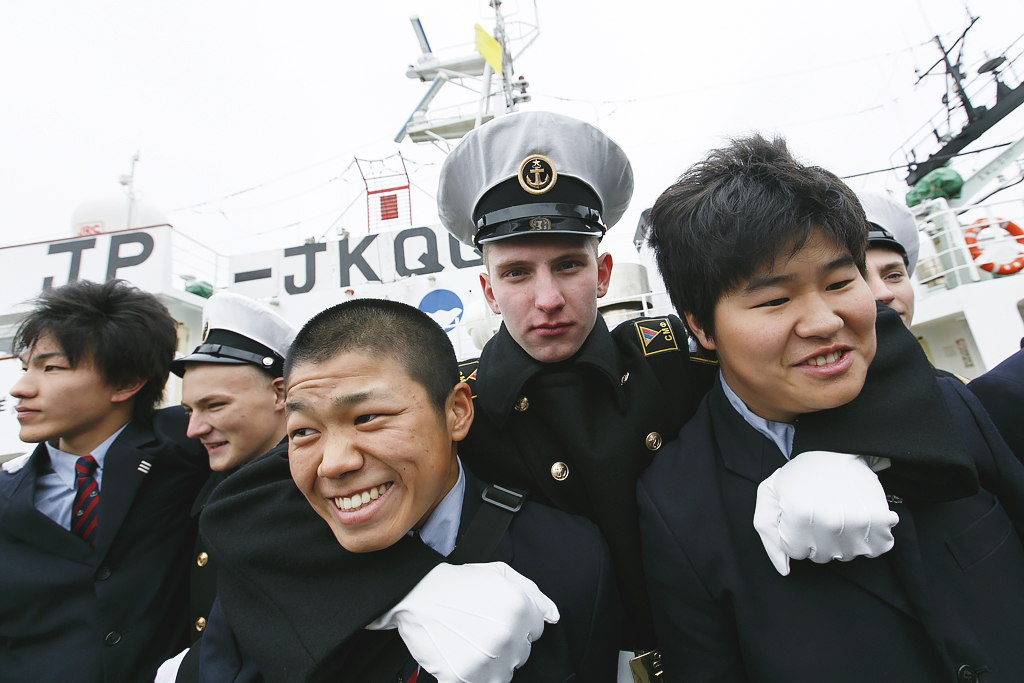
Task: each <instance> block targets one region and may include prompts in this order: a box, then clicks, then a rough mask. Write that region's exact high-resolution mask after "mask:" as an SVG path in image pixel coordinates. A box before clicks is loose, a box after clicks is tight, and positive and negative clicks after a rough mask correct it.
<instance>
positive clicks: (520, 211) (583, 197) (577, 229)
mask: <svg viewBox="0 0 1024 683" xmlns="http://www.w3.org/2000/svg"><path fill="white" fill-rule="evenodd" d="M473 218H474V220H475V222H476V236H475V238H474V241H475V243H476V244H477V245H478V246H479V245H481V244H487V243H488V242H496V241H498V240H503V239H508V238H509V237H517V236H520V235H527V234H556V235H559V234H560V235H566V234H568V235H587V236H595V237H598V238H601V237H603V236H604V233H605V231H606V228H605V226H604V223H603V222H602V220H601V201H600V200H599V199H598V197H597V195H596V194H595V193H594V191H593V190H592V189H591V188H590V187H589V186H588V185H587V184H586V183H583V182H581V181H579V180H577V179H576V178H573V177H569V176H563V177H562V178H559V182H558V184H557V186H556V187H554V188H552V190H551V191H550V192H547V193H545V194H542V195H538V194H532V193H527V192H524V191H523V189H522V187H520V183H519V181H518V179H516V178H511V179H509V180H506V181H504V182H502V183H499V184H498V185H497V186H496V187H494V188H491V190H490V191H489V192H487V193H486V194H485V195H484V196H483V197H482V198H481V199H480V201H479V202H477V206H476V209H475V211H474V215H473Z"/></svg>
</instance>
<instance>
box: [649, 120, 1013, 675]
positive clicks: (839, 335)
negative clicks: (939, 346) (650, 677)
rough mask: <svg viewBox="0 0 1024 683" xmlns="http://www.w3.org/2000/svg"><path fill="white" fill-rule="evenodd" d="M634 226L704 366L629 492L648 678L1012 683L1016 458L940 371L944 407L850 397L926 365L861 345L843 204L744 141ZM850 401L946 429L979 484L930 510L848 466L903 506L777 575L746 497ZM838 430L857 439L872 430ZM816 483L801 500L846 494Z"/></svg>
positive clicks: (849, 196) (858, 281) (852, 209)
mask: <svg viewBox="0 0 1024 683" xmlns="http://www.w3.org/2000/svg"><path fill="white" fill-rule="evenodd" d="M651 216H652V225H653V233H652V236H651V242H652V245H653V246H654V249H655V253H656V256H657V258H658V262H659V265H660V267H661V271H662V273H664V274H665V281H666V286H667V288H668V291H669V294H670V296H671V297H672V300H673V303H674V304H675V306H676V308H677V309H678V310H679V311H680V312H681V313H683V314H684V316H685V319H686V323H687V325H688V327H689V328H690V330H691V331H692V332H693V334H694V335H695V336H696V338H697V339H698V340H699V342H700V344H701V345H702V346H703V347H704V348H705V349H707V350H710V351H714V352H715V353H717V356H718V360H719V363H720V368H721V371H720V374H719V377H718V379H717V381H716V383H715V386H714V388H713V389H712V391H711V392H710V393H709V394H708V396H707V397H705V399H704V400H703V402H702V403H701V406H700V408H699V409H698V410H697V413H696V415H694V417H693V419H691V420H690V422H689V423H687V425H686V426H685V427H684V428H683V430H682V431H681V432H680V434H679V438H678V439H677V440H675V441H674V442H672V443H670V444H668V445H666V446H665V447H664V448H663V449H662V451H661V452H660V453H658V455H657V456H655V458H654V462H653V464H652V465H651V467H650V468H649V469H648V470H647V472H645V473H644V475H643V476H642V477H641V478H640V480H639V482H638V484H637V497H638V503H639V506H640V516H641V525H640V527H641V537H642V547H643V558H644V568H645V572H646V574H647V577H648V587H649V590H650V594H651V604H652V605H653V606H654V623H655V630H656V633H657V636H658V644H659V648H660V649H661V652H662V656H663V660H664V671H665V680H666V681H687V682H688V683H700V682H701V681H766V682H767V681H779V682H782V681H786V682H789V681H816V680H827V681H850V682H851V683H852V682H854V681H858V682H859V681H865V680H886V681H909V682H914V681H920V682H921V683H925V682H926V681H954V680H955V681H960V682H963V683H967V682H971V683H973V682H974V681H1019V680H1021V679H1022V677H1024V650H1022V649H1021V648H1020V633H1021V632H1022V630H1024V611H1022V610H1021V605H1022V604H1024V546H1022V541H1021V535H1022V534H1024V467H1022V466H1021V464H1020V463H1019V462H1018V461H1016V460H1015V459H1014V458H1013V456H1012V454H1011V453H1010V452H1009V450H1008V449H1007V447H1006V445H1005V443H1003V441H1002V440H1001V439H1000V438H999V436H998V434H997V433H996V431H995V429H994V428H993V427H992V425H991V423H990V422H989V421H988V420H987V419H986V418H985V416H984V410H983V409H982V408H981V406H980V405H979V404H978V403H977V401H976V400H975V399H974V397H973V396H971V394H970V393H969V392H968V391H967V390H966V388H965V387H964V386H963V385H962V384H961V383H960V382H957V381H956V380H951V379H948V378H939V379H937V382H936V386H935V387H934V391H939V392H941V394H940V395H941V396H942V397H943V398H944V400H945V405H946V406H947V410H946V411H943V412H942V414H934V413H932V414H920V413H919V412H917V411H916V410H915V407H917V405H918V404H916V403H915V400H916V399H917V397H916V396H897V395H886V396H877V395H870V392H868V391H862V388H863V387H864V386H865V379H866V378H867V377H868V376H869V375H870V374H872V373H886V372H891V371H892V369H893V368H895V367H898V366H901V365H902V366H907V365H911V366H917V367H921V368H924V369H927V367H928V365H927V360H926V358H925V356H924V353H923V352H922V351H921V350H920V349H915V350H914V351H915V352H914V353H907V352H902V353H899V354H892V353H889V352H885V351H882V350H881V347H880V346H879V347H877V349H878V352H877V353H876V341H875V315H876V304H875V302H874V300H873V297H872V293H871V290H870V288H869V287H868V285H867V283H866V282H865V279H864V273H865V248H866V247H867V244H868V230H867V225H866V222H865V217H864V211H863V209H862V208H861V206H860V204H859V203H858V201H857V199H856V197H855V196H854V194H853V193H852V191H851V190H850V189H849V188H848V187H846V185H844V184H843V183H842V181H840V180H839V178H837V177H836V176H835V175H833V174H832V173H829V172H828V171H826V170H824V169H821V168H818V167H814V166H806V165H803V164H801V163H799V162H798V161H796V160H794V159H793V158H792V157H791V156H790V154H789V152H788V150H787V148H786V145H785V142H784V141H782V140H781V139H776V140H774V141H769V140H766V139H764V138H762V137H760V136H752V137H749V138H745V139H740V140H736V141H734V142H733V143H732V144H731V145H730V146H728V147H726V148H724V149H721V150H716V151H713V152H711V153H710V154H709V155H708V156H707V157H706V158H705V159H704V161H702V162H700V163H698V164H697V165H696V166H694V167H692V168H691V169H689V170H688V171H687V172H686V173H684V174H683V176H682V177H681V178H680V179H679V181H678V182H676V184H674V185H673V186H672V187H670V188H669V189H668V190H666V191H665V193H664V194H663V195H662V196H661V198H660V199H659V200H658V202H657V203H656V204H655V207H654V209H653V211H652V214H651ZM879 311H881V309H879ZM895 324H897V325H902V323H901V322H899V320H898V319H896V322H895ZM869 386H870V385H869ZM865 394H869V395H867V396H866V395H865ZM860 400H871V401H883V402H885V403H884V405H887V406H890V407H891V409H892V410H893V411H894V413H898V414H900V415H901V416H903V419H904V424H905V429H906V431H907V433H908V435H911V436H912V435H914V434H919V433H928V432H929V431H934V430H935V429H940V428H942V425H943V423H948V424H950V425H952V426H953V428H954V430H955V434H954V436H953V438H954V439H957V440H962V442H963V443H965V444H966V445H967V450H968V453H969V454H970V456H971V457H972V459H973V461H974V464H975V466H976V467H977V471H978V475H979V480H980V484H981V487H980V488H979V489H977V490H976V492H975V493H974V494H973V495H967V496H965V497H961V498H959V499H957V500H954V501H945V502H944V501H941V500H936V498H938V496H936V495H935V494H934V492H932V491H929V489H928V487H927V486H922V487H920V488H918V489H917V490H915V491H914V492H912V493H904V494H902V496H895V495H893V494H892V489H891V488H890V487H891V486H892V485H893V484H894V482H898V478H899V476H900V472H899V465H898V463H893V465H892V467H889V468H885V469H882V468H879V466H878V465H879V463H877V462H871V459H867V458H858V457H857V456H852V455H851V456H848V458H849V459H850V461H851V468H850V470H849V481H847V482H845V483H846V485H847V486H849V485H850V484H853V483H856V482H862V485H859V484H858V485H855V486H854V488H856V489H857V490H858V492H859V493H860V495H865V496H870V497H872V498H874V499H876V500H881V501H886V500H887V501H888V503H889V506H890V508H891V510H892V514H893V520H892V521H896V516H897V515H898V522H899V523H898V524H896V526H895V527H894V528H893V531H892V533H893V536H894V541H895V544H894V546H893V548H892V549H891V550H890V551H889V552H887V553H885V554H883V555H881V556H880V557H865V556H861V557H856V558H853V559H852V560H851V558H849V557H847V558H842V559H845V560H849V561H848V562H832V563H829V564H817V563H816V562H806V561H801V562H793V563H792V565H791V567H790V573H789V575H788V576H781V575H780V574H779V572H777V571H776V570H775V568H773V566H772V563H771V562H769V561H768V558H766V557H765V555H764V550H763V548H762V539H763V538H764V537H765V535H766V534H770V533H771V532H772V527H773V525H774V520H770V519H769V520H766V519H764V518H761V517H760V516H759V513H756V512H755V503H758V502H759V500H760V498H761V497H763V496H764V495H765V493H766V490H767V489H770V488H772V487H773V486H774V487H776V488H778V486H779V482H777V481H773V480H774V479H775V478H776V477H777V475H778V474H779V473H780V472H782V468H783V467H784V466H786V467H789V468H790V469H792V468H796V470H797V471H798V472H799V471H800V470H801V469H802V470H804V471H805V472H804V476H805V478H806V480H808V481H812V482H813V481H815V480H816V477H817V473H816V472H815V466H814V461H813V460H811V461H806V460H805V456H804V455H801V456H800V457H794V458H793V460H792V462H790V463H789V465H787V461H789V459H790V456H791V455H792V454H793V453H794V449H793V438H794V431H795V428H794V423H796V422H797V421H798V420H800V419H801V418H802V417H804V416H807V415H811V414H816V413H820V412H822V411H828V410H832V409H834V408H837V407H839V406H842V405H846V404H849V403H851V402H853V401H860ZM849 428H850V429H852V430H858V431H859V432H860V433H861V435H862V436H861V438H860V440H861V442H863V443H865V444H870V443H871V441H872V439H873V438H874V437H873V435H872V425H871V424H855V425H849ZM796 433H797V434H799V431H798V430H796ZM851 443H854V445H855V446H856V442H851ZM883 464H884V463H883ZM872 465H874V466H875V469H879V473H878V476H877V478H876V475H875V473H874V472H872V468H871V466H872ZM817 481H818V485H817V487H816V488H815V487H812V488H811V489H809V490H805V492H804V494H803V495H805V496H806V505H807V507H808V508H810V509H815V508H817V507H820V501H822V500H826V499H835V498H837V497H838V498H841V497H842V496H843V495H844V491H843V487H842V486H838V485H836V483H835V482H834V481H830V480H827V479H821V478H817ZM783 493H784V491H783ZM694 520H699V523H694ZM751 520H753V524H751ZM759 534H760V535H761V538H759V537H758V535H759ZM811 559H814V558H813V557H812V558H811ZM818 559H819V560H820V559H822V558H818Z"/></svg>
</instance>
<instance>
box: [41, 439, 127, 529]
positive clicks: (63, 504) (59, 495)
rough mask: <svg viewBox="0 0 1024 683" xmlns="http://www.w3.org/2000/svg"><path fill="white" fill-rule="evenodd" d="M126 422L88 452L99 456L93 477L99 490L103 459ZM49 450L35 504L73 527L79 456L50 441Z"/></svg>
mask: <svg viewBox="0 0 1024 683" xmlns="http://www.w3.org/2000/svg"><path fill="white" fill-rule="evenodd" d="M127 426H128V423H127V422H126V423H125V424H124V426H123V427H121V428H120V429H118V430H117V431H116V432H114V433H113V434H111V435H110V438H109V439H107V440H106V441H104V442H103V443H101V444H100V445H99V446H97V447H96V448H94V449H93V450H92V452H91V453H90V454H89V455H91V456H92V457H93V458H95V459H96V464H97V465H99V466H98V467H97V468H96V471H95V472H94V473H93V475H92V477H93V479H95V480H96V487H97V488H98V489H100V490H102V485H103V460H104V459H105V458H106V457H107V450H109V449H110V444H112V443H114V439H116V438H117V437H119V436H121V432H123V431H124V428H125V427H127ZM46 450H47V452H49V454H50V467H49V470H50V471H49V472H47V473H45V474H42V475H40V476H39V478H38V479H36V488H35V493H34V499H33V500H34V504H35V508H36V510H39V511H40V512H42V513H43V514H44V515H46V516H47V517H49V518H50V519H52V520H53V521H55V522H56V523H57V524H60V525H61V526H62V527H64V528H65V529H68V530H70V529H71V506H72V505H74V503H75V463H76V462H78V456H77V455H71V454H70V453H65V452H64V451H61V450H57V449H56V448H55V447H53V446H51V445H50V444H49V443H47V444H46Z"/></svg>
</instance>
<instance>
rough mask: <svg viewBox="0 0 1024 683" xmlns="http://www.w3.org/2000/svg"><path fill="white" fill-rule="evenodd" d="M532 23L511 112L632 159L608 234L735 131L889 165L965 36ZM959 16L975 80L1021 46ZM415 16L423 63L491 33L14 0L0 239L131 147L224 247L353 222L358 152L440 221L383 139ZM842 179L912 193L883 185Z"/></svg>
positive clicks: (428, 161) (691, 24)
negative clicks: (521, 85)
mask: <svg viewBox="0 0 1024 683" xmlns="http://www.w3.org/2000/svg"><path fill="white" fill-rule="evenodd" d="M503 9H504V10H505V11H506V14H507V17H508V19H509V20H510V21H513V20H515V19H516V18H518V17H522V18H524V19H527V20H532V19H533V4H532V2H527V1H524V0H513V1H509V2H506V3H505V5H504V6H503ZM537 9H538V13H539V20H540V27H541V34H540V37H539V39H538V40H537V41H536V42H535V43H534V45H533V46H532V47H530V48H529V50H527V51H526V53H525V54H524V55H523V56H522V58H521V59H519V60H518V61H517V62H516V63H515V68H516V73H517V74H521V75H524V76H525V77H526V78H527V79H528V80H529V81H530V83H531V87H530V89H529V92H530V93H531V94H532V95H533V96H534V99H533V102H531V103H529V104H527V105H524V108H530V109H547V110H554V111H559V112H562V113H565V114H568V115H571V116H575V117H578V118H582V119H585V120H588V121H591V122H593V123H596V124H598V125H599V126H601V127H602V128H603V129H604V130H605V131H607V132H608V133H609V134H610V135H611V136H612V137H613V138H614V139H616V140H617V141H618V142H619V144H621V145H622V147H623V148H624V149H625V150H626V152H627V154H628V155H629V156H630V158H631V160H632V163H633V168H634V173H635V176H636V191H635V193H634V202H633V206H632V208H631V210H630V212H629V213H627V214H626V217H625V218H624V219H623V221H622V223H621V226H622V227H620V228H619V229H617V230H616V231H615V232H614V233H613V234H614V235H617V236H618V237H619V238H621V239H625V238H628V237H630V236H632V232H633V229H634V228H635V225H636V221H637V217H638V215H639V212H640V210H642V209H643V208H645V207H646V206H649V205H650V204H651V203H652V202H653V201H654V199H655V198H656V197H657V195H658V194H659V192H660V191H661V190H662V189H664V188H665V186H667V185H668V184H669V183H670V182H671V181H672V180H673V179H674V178H675V177H676V176H677V175H678V174H679V173H680V172H681V171H682V170H683V169H684V168H685V167H686V166H688V165H689V164H691V163H693V162H694V161H696V160H697V159H699V158H700V156H701V155H702V154H703V152H705V151H706V150H707V149H709V148H711V147H713V146H716V145H719V144H721V143H722V141H723V140H724V139H726V138H727V137H729V136H731V135H736V134H740V133H743V132H746V131H750V130H761V131H765V132H769V133H781V134H783V135H785V136H786V137H787V138H788V139H789V141H790V145H791V147H792V149H793V150H794V151H795V152H796V153H797V154H798V155H799V156H801V157H802V158H804V159H805V160H808V161H812V162H814V163H818V164H821V165H825V166H827V167H829V168H831V169H832V170H834V171H835V172H837V173H838V174H840V175H848V174H853V173H860V172H864V171H871V170H875V169H881V168H885V167H887V166H890V165H892V162H893V161H894V159H893V158H892V156H891V155H892V153H893V152H894V151H895V150H896V149H897V147H898V146H899V145H900V144H901V143H902V142H903V141H904V140H906V139H907V138H908V137H910V136H911V134H913V133H914V132H915V130H917V129H918V127H919V126H920V125H922V124H923V123H924V121H925V120H926V119H927V117H929V116H931V115H932V114H934V113H936V112H937V111H938V110H939V108H940V107H941V103H940V101H939V98H940V97H941V95H942V93H943V92H944V88H945V86H944V82H943V79H942V78H941V77H935V78H929V79H927V80H926V81H925V82H924V83H922V84H920V85H917V86H915V80H916V76H915V74H914V69H915V68H918V69H922V70H923V69H926V68H927V67H929V66H931V65H932V64H933V63H934V62H935V61H936V59H937V58H938V57H939V53H938V51H937V49H936V48H935V46H934V44H930V43H929V41H930V40H931V38H932V36H934V35H935V34H939V35H941V36H943V38H944V39H945V40H947V42H951V41H952V40H953V39H955V37H956V36H958V35H959V34H960V32H961V31H962V30H963V28H964V27H965V26H966V25H967V22H968V19H967V13H966V9H965V6H964V4H963V2H961V1H958V0H929V1H928V2H925V1H924V0H920V1H918V0H895V1H894V0H861V1H860V2H843V3H838V2H822V1H821V0H815V1H813V2H812V1H800V0H785V1H778V2H763V1H761V2H750V1H746V0H743V1H739V2H716V3H709V2H686V1H682V2H680V1H676V2H668V1H661V2H656V1H653V0H628V1H619V2H605V1H594V2H582V1H571V0H538V8H537ZM970 9H971V11H972V12H973V13H974V14H976V15H980V16H981V20H980V21H979V22H978V24H977V25H976V26H975V28H974V29H973V30H972V31H971V33H970V34H969V36H968V43H967V53H966V65H967V66H968V67H972V66H973V68H975V69H976V67H977V65H978V64H980V62H981V61H983V59H984V56H985V54H984V53H985V51H986V50H987V51H988V53H989V55H992V56H994V55H996V54H999V53H1000V52H1001V51H1002V50H1003V49H1005V48H1006V47H1007V46H1008V45H1010V43H1012V42H1013V41H1014V40H1015V39H1017V38H1018V36H1019V35H1020V33H1021V32H1022V31H1024V2H1021V1H1020V0H972V2H971V3H970ZM410 14H419V16H420V18H421V20H422V22H423V25H424V27H425V29H426V33H427V36H428V39H429V40H430V42H431V44H432V46H433V47H434V48H435V49H439V48H444V47H447V46H456V45H458V44H462V45H463V46H464V49H465V50H467V51H469V50H471V49H472V39H473V25H474V24H475V23H480V24H482V25H483V26H484V27H485V28H486V29H487V30H488V31H490V30H491V29H492V28H493V12H492V11H491V10H490V9H489V8H488V7H487V4H486V2H485V1H484V0H394V1H391V0H381V1H378V2H365V3H361V2H354V1H353V0H343V1H342V2H337V1H335V2H305V1H302V0H297V1H292V2H288V3H284V2H280V3H271V2H263V1H260V0H247V1H245V2H240V1H238V2H235V1H232V2H217V1H214V2H210V1H209V0H205V1H202V2H198V1H195V0H177V1H176V2H173V3H171V2H154V1H152V0H129V1H123V2H118V1H114V0H95V1H93V2H72V1H71V0H62V1H54V0H31V1H25V0H6V1H5V2H3V3H2V4H0V131H2V133H0V197H2V199H3V202H2V208H0V218H2V220H0V244H12V243H18V242H26V241H35V240H42V239H52V238H57V237H63V236H65V235H69V234H70V226H71V214H72V212H73V210H74V209H75V207H76V206H77V205H79V204H80V203H81V202H83V201H84V200H87V199H91V198H94V197H98V196H113V197H118V196H121V192H122V191H121V187H120V185H119V184H118V177H119V176H120V175H121V174H124V173H127V172H128V171H129V169H130V166H131V157H132V155H133V154H134V153H135V152H136V150H138V151H139V153H140V161H139V164H138V167H137V172H136V187H137V189H138V190H139V191H140V193H141V195H142V197H143V199H144V201H145V202H147V203H149V204H151V205H153V206H155V207H156V208H158V209H160V210H161V211H163V212H164V213H165V214H166V216H167V217H168V219H169V220H170V222H171V223H172V224H173V225H174V226H175V227H176V228H178V229H179V230H181V231H182V232H184V233H186V234H188V235H191V236H193V237H196V238H198V239H200V240H201V241H203V242H204V243H206V244H208V245H210V246H211V247H213V248H214V249H216V250H217V251H219V252H221V253H224V254H231V253H239V252H248V251H255V250H259V249H265V248H270V247H280V246H290V245H293V244H297V243H301V241H302V240H303V239H304V238H306V237H317V238H319V237H321V236H323V235H325V234H326V236H327V238H332V237H334V236H335V234H334V233H335V229H336V228H339V227H341V228H345V229H348V230H350V231H352V232H355V231H357V230H365V210H364V206H365V200H361V199H360V198H359V196H360V192H361V190H362V183H361V180H360V176H359V174H358V172H357V171H356V169H355V168H354V167H351V168H350V167H349V165H350V163H351V161H352V159H353V156H354V155H356V156H359V157H361V158H367V159H373V158H382V157H384V156H387V155H389V154H393V153H394V152H396V151H398V150H399V149H400V150H401V152H402V154H403V155H405V156H406V158H407V159H408V167H409V170H410V172H411V173H412V182H413V183H414V189H413V191H412V202H413V215H414V222H415V223H416V224H425V223H433V222H436V211H435V205H434V202H433V193H434V191H435V189H436V182H437V178H436V175H437V173H436V172H437V167H438V164H439V163H440V162H441V161H442V160H443V154H442V153H441V152H440V151H438V150H437V149H435V148H433V147H431V146H417V145H414V144H412V143H411V142H409V141H408V140H407V141H405V142H404V143H402V144H401V145H396V144H395V143H394V142H393V141H392V139H393V138H394V136H395V134H396V133H397V132H398V130H399V129H400V127H401V126H402V124H403V123H404V121H405V120H406V118H407V117H408V115H409V114H410V113H411V111H412V109H413V108H414V107H415V105H416V104H417V102H418V101H419V100H420V98H421V97H422V96H423V94H424V92H425V90H426V87H427V86H426V85H425V84H423V83H420V82H419V81H417V80H410V79H408V78H406V77H405V75H404V72H405V69H406V67H407V65H408V64H410V63H411V62H413V61H414V60H415V59H416V57H417V56H418V54H419V48H418V45H417V43H416V40H415V37H414V35H413V33H412V30H411V28H410V26H409V21H408V17H409V15H410ZM1022 47H1024V41H1021V43H1018V44H1017V46H1016V47H1015V48H1014V49H1013V50H1011V52H1010V54H1011V56H1012V55H1015V54H1016V53H1017V52H1019V51H1020V50H1021V48H1022ZM1021 75H1022V76H1024V74H1021ZM1017 121H1019V118H1018V119H1017ZM1007 123H1008V124H1011V125H1018V124H1017V123H1015V122H1007ZM1020 127H1021V128H1024V123H1022V124H1020ZM895 160H896V161H899V159H895ZM851 184H853V185H854V187H855V188H865V187H869V188H872V189H877V190H885V189H889V190H892V191H895V192H898V193H900V194H902V193H903V192H905V191H906V187H905V186H904V185H902V184H901V182H900V178H899V176H898V175H896V174H894V173H888V174H878V175H873V176H866V177H864V178H862V179H857V180H853V181H851ZM250 188H255V189H250ZM229 195H232V196H229ZM353 202H355V204H354V205H353V208H352V209H350V210H349V211H348V212H347V213H345V214H344V215H342V213H343V211H344V210H345V209H346V207H349V205H350V204H352V203H353ZM339 217H340V218H339ZM332 225H333V226H334V227H332Z"/></svg>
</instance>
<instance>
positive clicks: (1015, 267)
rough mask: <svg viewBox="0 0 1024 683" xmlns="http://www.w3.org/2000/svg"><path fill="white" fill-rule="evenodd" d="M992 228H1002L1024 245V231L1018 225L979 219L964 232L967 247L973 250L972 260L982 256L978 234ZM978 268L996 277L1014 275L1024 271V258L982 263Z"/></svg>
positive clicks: (1000, 220)
mask: <svg viewBox="0 0 1024 683" xmlns="http://www.w3.org/2000/svg"><path fill="white" fill-rule="evenodd" d="M991 226H997V227H1000V228H1002V229H1003V230H1005V231H1006V232H1008V233H1010V234H1011V235H1013V236H1014V237H1016V238H1017V242H1019V243H1020V244H1024V230H1021V229H1020V228H1019V227H1017V224H1016V223H1011V222H1010V221H1004V220H1003V219H1002V218H993V219H991V220H989V219H987V218H979V219H978V220H976V221H974V222H973V223H971V224H970V226H968V227H967V228H966V229H965V230H964V242H966V243H967V247H968V248H969V249H970V250H971V258H973V259H977V258H978V257H980V256H981V247H979V246H978V233H980V232H981V231H982V230H984V229H985V228H988V227H991ZM978 267H979V268H981V269H982V270H987V271H988V272H990V273H993V274H994V275H1013V274H1014V273H1018V272H1020V271H1021V270H1022V269H1024V256H1017V258H1015V259H1013V260H1012V261H1010V262H1008V263H1000V264H995V263H982V264H981V265H980V266H978Z"/></svg>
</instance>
